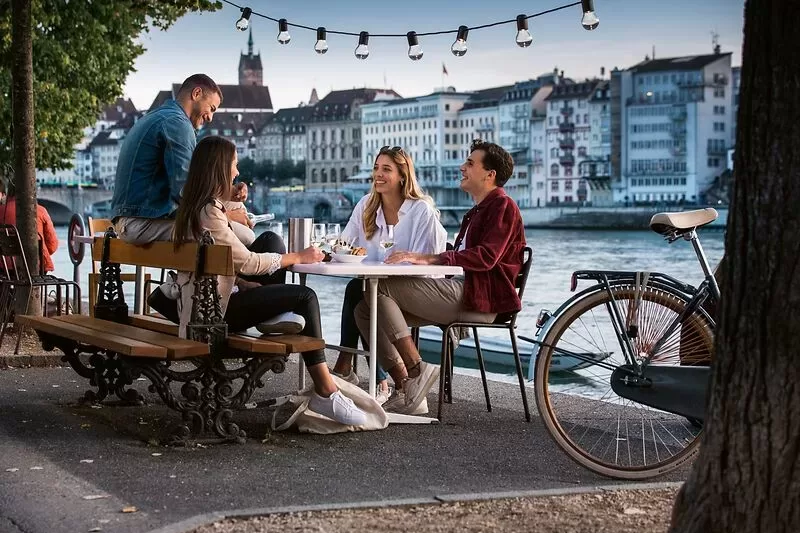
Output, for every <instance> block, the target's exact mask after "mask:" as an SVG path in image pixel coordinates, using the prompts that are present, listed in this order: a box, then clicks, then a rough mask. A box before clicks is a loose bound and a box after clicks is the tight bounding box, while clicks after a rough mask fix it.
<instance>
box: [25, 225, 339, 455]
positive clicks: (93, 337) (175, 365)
mask: <svg viewBox="0 0 800 533" xmlns="http://www.w3.org/2000/svg"><path fill="white" fill-rule="evenodd" d="M92 256H93V257H92V258H93V260H95V261H100V287H99V291H98V296H97V302H96V305H95V309H94V316H92V317H89V316H83V315H64V316H59V317H37V316H19V317H17V319H16V320H17V322H19V323H21V324H25V325H26V326H29V327H31V328H33V329H34V330H35V331H36V332H37V334H38V335H39V338H40V339H41V341H42V346H43V347H44V348H45V349H46V350H48V351H49V350H52V349H54V348H58V349H59V350H61V351H62V352H63V353H64V356H63V357H62V359H63V360H64V361H66V362H68V363H69V364H70V365H71V366H72V368H74V369H75V371H76V372H77V373H78V374H79V375H81V376H82V377H84V378H87V379H88V380H89V382H90V384H91V385H92V386H93V387H95V389H93V390H89V391H87V392H86V395H85V396H86V399H88V400H89V401H92V402H101V401H103V400H104V399H106V398H107V397H108V396H109V395H110V394H112V393H113V394H115V395H116V396H117V397H119V398H120V399H122V400H123V401H125V402H129V403H136V404H141V403H143V402H144V398H143V397H142V396H141V395H140V394H139V392H138V391H137V390H135V389H133V388H131V387H130V386H131V385H132V384H133V382H134V380H136V379H137V378H139V377H141V376H144V377H146V378H147V379H148V380H149V381H150V383H151V386H150V388H149V390H150V391H151V392H157V393H158V395H159V396H160V397H161V399H162V400H163V401H164V403H165V404H166V405H167V406H169V407H170V408H172V409H174V410H176V411H178V412H180V413H181V415H182V420H183V422H182V423H180V424H179V425H178V428H177V430H176V431H175V433H173V435H172V442H174V443H185V442H186V441H187V440H189V439H193V438H195V437H198V436H201V435H203V434H204V433H208V432H212V431H213V432H214V433H215V434H216V435H217V436H218V437H222V438H223V439H226V440H236V441H239V442H241V441H243V440H244V438H245V437H246V435H245V433H244V431H242V430H241V429H240V428H239V427H238V426H237V425H236V424H235V423H234V422H233V413H234V412H235V411H236V410H238V409H241V408H243V407H244V404H245V403H246V402H247V401H248V400H249V399H250V397H251V396H252V394H253V391H254V390H255V389H256V388H257V387H263V385H264V383H263V381H262V380H261V377H262V376H263V375H264V373H266V372H268V371H272V372H275V373H279V372H283V371H284V369H285V365H286V361H287V358H288V356H289V355H290V354H292V353H303V352H307V351H311V350H318V349H323V348H324V347H325V341H324V340H323V339H318V338H313V337H305V336H302V335H277V336H273V335H270V336H261V335H247V334H231V335H228V334H227V326H226V324H225V322H224V321H223V318H222V316H221V313H220V307H219V294H218V292H217V287H216V276H217V275H222V276H231V275H234V269H233V259H232V256H231V250H230V248H229V247H227V246H216V245H213V244H211V243H210V237H208V236H205V237H204V239H203V242H201V243H191V244H185V245H183V246H181V247H179V248H178V249H175V248H174V247H173V245H172V243H168V242H158V243H152V244H149V245H146V246H136V245H132V244H128V243H125V242H123V241H121V240H119V239H117V238H115V236H114V234H113V230H109V231H108V232H107V233H106V235H105V236H104V237H97V238H96V239H95V242H94V245H93V246H92ZM121 264H127V265H134V266H143V267H151V268H167V269H173V270H177V271H191V272H195V274H196V276H195V278H196V279H195V282H194V287H193V290H194V296H195V298H194V304H193V308H192V320H191V324H192V328H190V333H189V336H190V337H192V338H191V339H183V338H179V337H178V336H177V335H178V325H177V324H174V323H172V322H170V321H168V320H165V319H163V318H159V317H154V316H150V315H129V314H128V306H127V304H126V303H125V298H124V296H123V293H122V281H121V277H120V265H121ZM184 290H186V289H184ZM181 362H184V363H183V364H179V363H181Z"/></svg>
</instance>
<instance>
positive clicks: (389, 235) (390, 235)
mask: <svg viewBox="0 0 800 533" xmlns="http://www.w3.org/2000/svg"><path fill="white" fill-rule="evenodd" d="M380 246H381V248H382V249H383V253H384V257H385V256H386V252H387V251H389V249H390V248H391V247H392V246H394V226H392V225H391V224H390V225H388V226H386V233H384V234H382V235H381V240H380Z"/></svg>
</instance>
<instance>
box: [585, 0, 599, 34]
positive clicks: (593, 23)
mask: <svg viewBox="0 0 800 533" xmlns="http://www.w3.org/2000/svg"><path fill="white" fill-rule="evenodd" d="M581 10H583V16H582V17H581V26H583V29H584V30H593V29H595V28H596V27H598V26H599V25H600V19H599V18H597V15H596V14H595V12H594V0H581Z"/></svg>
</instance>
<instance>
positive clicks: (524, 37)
mask: <svg viewBox="0 0 800 533" xmlns="http://www.w3.org/2000/svg"><path fill="white" fill-rule="evenodd" d="M514 40H515V41H516V42H517V46H519V47H520V48H527V47H528V46H530V45H531V43H532V42H533V35H531V32H529V31H528V17H526V16H525V15H517V37H516V39H514Z"/></svg>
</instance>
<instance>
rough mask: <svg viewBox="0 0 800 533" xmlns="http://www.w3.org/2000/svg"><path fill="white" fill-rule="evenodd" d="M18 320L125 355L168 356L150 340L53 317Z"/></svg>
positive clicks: (36, 328)
mask: <svg viewBox="0 0 800 533" xmlns="http://www.w3.org/2000/svg"><path fill="white" fill-rule="evenodd" d="M16 322H17V323H18V324H24V325H25V326H29V327H31V328H33V329H35V330H38V331H44V332H45V333H50V334H53V335H59V336H62V337H67V338H70V339H73V340H75V341H78V342H82V343H84V344H89V345H92V346H97V347H98V348H103V349H105V350H112V351H114V352H117V353H120V354H123V355H129V356H133V357H153V358H156V359H166V358H167V349H166V348H164V347H163V346H156V345H155V344H150V343H148V342H142V341H139V340H136V339H129V338H128V337H122V336H119V335H115V334H113V333H110V332H98V331H96V330H93V329H90V328H86V327H84V326H79V325H77V324H71V323H69V322H66V321H64V320H57V319H55V318H52V317H41V316H27V315H20V316H18V317H17V318H16Z"/></svg>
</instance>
